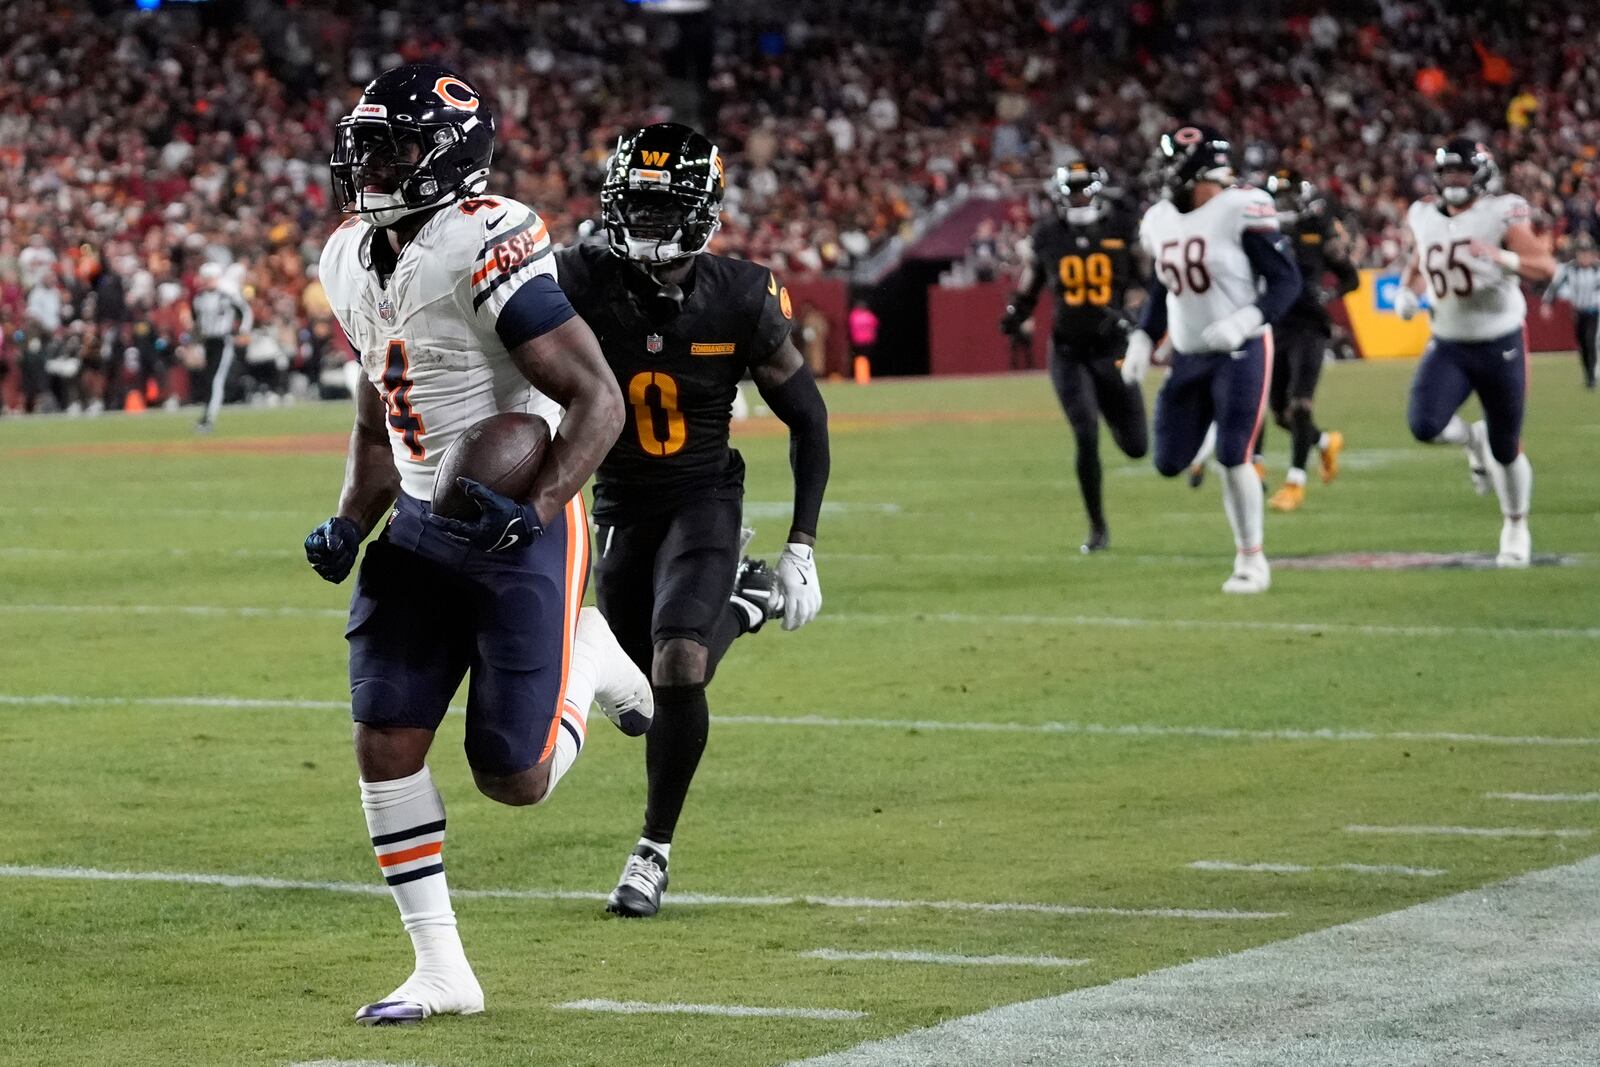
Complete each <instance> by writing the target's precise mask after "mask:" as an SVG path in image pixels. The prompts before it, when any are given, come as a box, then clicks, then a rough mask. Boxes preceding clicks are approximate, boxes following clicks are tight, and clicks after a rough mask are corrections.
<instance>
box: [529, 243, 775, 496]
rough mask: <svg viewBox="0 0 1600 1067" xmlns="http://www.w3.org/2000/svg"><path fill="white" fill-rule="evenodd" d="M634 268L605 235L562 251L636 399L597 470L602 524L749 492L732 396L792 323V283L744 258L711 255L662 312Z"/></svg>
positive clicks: (566, 282) (560, 269)
mask: <svg viewBox="0 0 1600 1067" xmlns="http://www.w3.org/2000/svg"><path fill="white" fill-rule="evenodd" d="M631 269H633V268H631V267H629V266H628V264H627V263H626V262H624V261H623V260H622V259H621V258H620V257H619V256H616V255H615V254H613V253H612V252H611V250H610V249H609V248H606V247H605V246H602V245H594V244H582V245H577V246H575V247H572V248H566V249H563V250H561V251H560V252H557V253H556V279H557V281H558V282H560V284H561V288H562V291H563V292H565V293H566V294H567V299H568V300H570V301H572V306H573V307H574V308H576V309H577V311H578V314H579V315H580V316H582V317H583V320H584V321H585V322H586V323H588V324H589V328H590V329H591V330H593V331H594V333H595V336H596V337H597V338H599V340H600V348H601V349H602V351H604V353H605V357H606V362H607V363H608V364H610V366H611V371H612V373H613V374H615V375H616V376H617V386H618V387H619V388H620V389H621V390H622V400H623V404H624V405H625V406H626V408H627V418H626V423H625V425H624V426H623V428H622V436H621V437H619V438H618V439H617V443H616V444H615V445H613V446H612V448H611V451H610V453H609V454H607V456H606V458H605V460H604V461H603V462H602V463H601V464H600V469H599V471H598V472H597V473H596V474H595V488H594V502H595V519H596V520H597V521H602V522H616V521H620V520H625V519H626V518H628V517H630V516H646V515H653V514H660V513H661V512H664V511H669V510H672V509H673V508H675V507H676V506H678V505H679V504H681V503H683V502H684V501H686V500H689V499H694V498H698V497H707V496H709V497H713V498H724V499H730V498H731V499H737V498H738V497H739V496H740V495H742V494H743V492H744V461H743V459H741V458H740V456H739V453H738V452H737V451H736V450H734V449H733V448H731V447H730V446H729V444H728V437H729V426H730V423H731V421H732V418H733V400H734V396H735V395H736V393H737V390H738V386H739V381H740V379H741V378H743V377H744V375H745V371H746V370H747V369H748V368H749V367H751V366H753V365H757V364H761V363H766V362H767V361H769V360H770V359H771V358H772V356H773V354H774V353H776V352H777V350H778V349H779V347H780V346H782V344H783V342H784V341H785V340H787V339H788V337H789V332H790V329H791V327H792V326H793V316H794V311H793V308H792V307H791V305H790V302H789V292H788V290H787V289H784V288H783V287H782V286H781V285H779V284H778V279H777V277H776V276H775V275H773V273H772V272H771V271H769V270H767V269H766V268H765V267H762V266H760V265H758V264H755V263H751V262H748V261H747V260H742V259H730V258H728V257H726V256H717V255H711V254H710V253H702V254H701V255H700V256H699V258H698V259H697V260H696V261H695V267H694V273H693V274H692V275H691V276H690V279H689V282H688V283H687V284H686V285H685V286H684V292H685V299H684V302H683V307H682V309H681V310H680V311H679V312H678V314H677V315H675V316H673V317H672V318H670V319H667V320H664V321H656V320H653V319H652V318H651V316H650V314H649V312H648V311H647V310H646V307H645V305H644V303H643V302H642V301H641V300H639V298H638V297H636V296H634V295H633V293H632V292H630V290H629V288H628V284H627V282H626V280H625V278H624V275H623V271H625V270H631Z"/></svg>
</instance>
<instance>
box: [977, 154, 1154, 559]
mask: <svg viewBox="0 0 1600 1067" xmlns="http://www.w3.org/2000/svg"><path fill="white" fill-rule="evenodd" d="M1105 187H1106V172H1105V171H1103V170H1101V169H1099V168H1098V167H1095V166H1092V165H1091V164H1089V163H1085V162H1081V161H1080V162H1077V163H1072V164H1070V165H1068V166H1065V167H1062V168H1060V169H1059V170H1057V171H1056V174H1055V177H1054V179H1052V182H1051V200H1052V201H1053V202H1054V204H1055V207H1056V217H1055V218H1047V219H1044V220H1042V221H1041V222H1040V223H1039V225H1038V226H1036V227H1035V228H1034V231H1033V238H1032V245H1033V252H1032V258H1031V259H1030V260H1029V261H1028V264H1027V265H1026V266H1025V267H1024V268H1023V271H1022V277H1021V279H1019V281H1018V283H1017V291H1016V292H1015V293H1014V294H1012V297H1011V301H1010V303H1009V304H1008V305H1007V306H1006V312H1005V316H1004V317H1003V318H1002V319H1001V320H1000V329H1001V330H1002V331H1004V332H1005V333H1006V334H1008V335H1009V336H1011V337H1013V338H1018V337H1021V336H1022V335H1023V333H1024V323H1026V322H1027V321H1028V320H1029V319H1030V318H1032V316H1033V307H1034V303H1035V302H1036V301H1037V300H1038V298H1039V290H1040V289H1042V288H1044V284H1045V281H1046V279H1048V280H1049V281H1050V284H1051V287H1052V290H1053V291H1054V293H1055V295H1056V304H1055V328H1054V330H1053V331H1052V336H1051V343H1050V381H1051V384H1053V385H1054V386H1055V389H1056V396H1057V397H1058V398H1059V399H1060V401H1061V408H1062V410H1063V411H1065V412H1066V415H1067V422H1069V423H1070V424H1071V425H1072V435H1073V437H1074V438H1075V439H1076V441H1077V446H1078V463H1077V465H1078V488H1079V489H1080V490H1081V491H1082V493H1083V506H1084V509H1085V510H1086V511H1087V512H1088V513H1089V537H1088V539H1087V540H1086V541H1084V543H1083V548H1082V550H1083V551H1084V552H1098V551H1100V550H1102V549H1105V548H1109V547H1110V545H1111V539H1110V535H1109V533H1108V531H1107V529H1106V515H1105V507H1104V505H1103V504H1102V502H1101V492H1100V482H1101V475H1100V416H1101V415H1102V414H1103V415H1104V416H1105V419H1106V425H1108V426H1109V427H1110V428H1111V439H1112V440H1113V441H1115V442H1116V443H1117V447H1118V448H1120V449H1121V450H1122V451H1123V452H1124V453H1126V454H1127V456H1128V458H1130V459H1139V458H1140V457H1141V456H1143V455H1144V454H1145V452H1146V451H1147V450H1148V449H1149V447H1150V434H1149V429H1148V427H1147V425H1146V420H1145V412H1144V394H1143V393H1142V392H1141V391H1140V390H1139V387H1138V386H1137V385H1128V384H1127V383H1125V382H1124V381H1123V380H1122V377H1121V375H1120V374H1119V373H1118V372H1117V361H1118V360H1119V359H1121V358H1122V349H1123V346H1124V344H1125V342H1126V335H1127V330H1128V328H1129V323H1128V321H1127V319H1126V318H1125V317H1124V314H1123V308H1124V304H1125V298H1126V296H1127V293H1128V290H1129V288H1130V287H1133V288H1137V286H1138V283H1139V277H1138V273H1139V270H1138V263H1137V260H1136V258H1135V252H1136V250H1137V248H1138V244H1139V242H1138V233H1137V228H1136V226H1135V223H1134V220H1133V219H1131V218H1129V217H1127V216H1126V215H1125V214H1124V213H1122V212H1120V211H1116V210H1115V209H1114V206H1113V205H1112V204H1111V203H1110V202H1109V198H1108V197H1107V196H1106V195H1105Z"/></svg>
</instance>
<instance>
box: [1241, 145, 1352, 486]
mask: <svg viewBox="0 0 1600 1067" xmlns="http://www.w3.org/2000/svg"><path fill="white" fill-rule="evenodd" d="M1267 192H1269V193H1271V194H1272V197H1273V199H1274V200H1276V201H1277V203H1278V225H1279V227H1280V228H1281V229H1282V230H1283V233H1284V236H1286V237H1288V239H1289V242H1290V243H1291V244H1292V245H1293V246H1294V251H1295V258H1296V259H1297V260H1298V261H1299V264H1300V276H1301V277H1302V278H1303V279H1305V281H1304V284H1303V286H1302V288H1301V290H1300V295H1299V297H1297V298H1296V300H1295V302H1294V304H1293V305H1292V306H1291V307H1290V308H1289V310H1288V311H1287V312H1285V313H1284V316H1283V318H1281V319H1279V320H1278V321H1277V322H1275V323H1273V326H1272V330H1273V340H1274V342H1275V343H1276V347H1277V359H1276V360H1275V361H1274V363H1273V367H1272V386H1271V389H1270V391H1269V393H1268V402H1269V403H1270V404H1271V406H1272V415H1273V418H1274V419H1275V420H1276V421H1277V423H1278V425H1279V426H1281V427H1283V428H1284V429H1285V430H1287V431H1289V435H1290V439H1291V441H1292V444H1291V457H1290V461H1289V473H1288V475H1287V476H1286V477H1285V478H1284V482H1283V485H1282V486H1281V487H1279V489H1278V491H1277V492H1276V493H1273V494H1272V497H1271V499H1269V500H1268V501H1267V503H1268V505H1269V506H1270V507H1271V508H1272V509H1273V510H1274V511H1294V510H1295V509H1296V508H1298V507H1299V506H1300V505H1301V504H1303V503H1305V499H1306V460H1307V459H1309V458H1310V456H1311V449H1312V447H1313V446H1315V447H1316V449H1317V451H1318V453H1319V454H1320V456H1321V460H1322V480H1323V482H1331V481H1333V480H1334V478H1336V477H1338V474H1339V453H1340V452H1341V451H1343V449H1344V434H1342V433H1340V432H1339V431H1338V430H1327V431H1324V430H1319V429H1317V424H1316V423H1315V422H1314V421H1312V418H1311V406H1312V401H1313V399H1314V398H1315V397H1316V393H1317V380H1318V379H1319V378H1321V377H1322V356H1323V352H1324V350H1326V349H1327V347H1328V338H1329V336H1330V335H1331V334H1332V332H1333V320H1332V319H1331V318H1329V316H1328V309H1327V307H1326V306H1325V305H1326V302H1327V300H1328V296H1327V294H1326V293H1324V292H1323V289H1322V279H1323V276H1324V275H1327V274H1329V273H1332V274H1333V276H1334V277H1335V278H1336V279H1338V282H1339V294H1338V295H1341V296H1342V295H1343V294H1345V293H1348V292H1352V291H1353V290H1355V289H1356V288H1357V287H1359V286H1360V284H1361V278H1360V276H1359V275H1358V274H1357V273H1356V268H1355V267H1354V266H1352V265H1351V263H1350V261H1349V259H1347V258H1346V245H1347V243H1348V242H1347V241H1346V239H1345V232H1344V227H1343V226H1342V225H1340V224H1339V220H1338V219H1336V218H1334V217H1333V216H1332V215H1331V214H1329V212H1328V206H1327V202H1326V201H1324V200H1322V199H1321V198H1319V197H1318V196H1317V195H1316V189H1315V188H1314V187H1313V186H1312V184H1311V183H1310V182H1309V181H1306V180H1305V178H1303V177H1301V175H1300V174H1299V173H1298V172H1297V171H1293V170H1289V169H1287V168H1285V169H1282V170H1278V171H1276V172H1274V173H1273V174H1270V175H1268V177H1267ZM1256 451H1257V453H1260V452H1261V451H1262V446H1261V442H1260V441H1257V443H1256Z"/></svg>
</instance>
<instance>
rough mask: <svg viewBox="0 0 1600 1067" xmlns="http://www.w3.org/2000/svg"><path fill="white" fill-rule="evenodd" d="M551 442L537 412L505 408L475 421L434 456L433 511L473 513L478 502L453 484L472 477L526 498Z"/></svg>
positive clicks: (506, 493)
mask: <svg viewBox="0 0 1600 1067" xmlns="http://www.w3.org/2000/svg"><path fill="white" fill-rule="evenodd" d="M549 447H550V424H549V423H547V422H545V421H544V419H542V418H540V417H539V416H538V415H528V414H524V413H523V412H520V411H506V412H501V413H500V414H499V415H490V416H489V417H488V418H487V419H483V420H482V421H480V422H477V423H474V424H473V425H472V427H471V428H469V429H468V430H467V432H466V433H464V434H462V435H461V436H460V437H458V438H456V441H455V444H453V445H451V446H450V450H449V451H448V452H446V453H445V454H444V459H442V460H440V461H439V471H438V473H437V474H435V475H434V477H433V512H434V514H436V515H442V516H444V517H445V518H450V519H471V518H476V517H477V515H478V505H477V503H476V502H475V501H474V500H473V499H472V498H471V497H469V496H468V495H467V494H466V493H465V492H464V491H463V490H462V489H461V486H460V485H458V484H457V482H456V479H458V478H471V479H472V480H473V481H475V482H481V483H483V484H484V485H486V486H488V487H489V488H490V489H493V490H494V491H495V492H497V493H500V494H502V495H504V496H508V497H510V498H511V499H512V500H517V501H524V502H525V501H527V499H528V496H529V494H530V493H531V492H532V490H533V480H534V478H536V477H538V474H539V468H540V467H542V466H543V465H544V455H545V450H546V449H548V448H549Z"/></svg>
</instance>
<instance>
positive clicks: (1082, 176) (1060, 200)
mask: <svg viewBox="0 0 1600 1067" xmlns="http://www.w3.org/2000/svg"><path fill="white" fill-rule="evenodd" d="M1109 181H1110V179H1109V178H1108V177H1107V176H1106V172H1105V170H1104V169H1102V168H1100V167H1097V166H1095V165H1094V164H1093V163H1090V162H1088V161H1087V160H1082V159H1079V160H1075V161H1073V162H1071V163H1068V164H1067V165H1066V166H1064V167H1057V168H1056V173H1055V177H1054V178H1052V179H1050V199H1051V200H1052V201H1054V203H1055V206H1056V213H1057V214H1059V215H1060V216H1061V218H1062V220H1063V221H1065V222H1068V223H1071V224H1072V225H1074V226H1087V225H1088V224H1090V223H1092V222H1094V221H1095V220H1096V219H1098V218H1099V217H1100V214H1101V211H1102V208H1103V204H1102V203H1101V194H1102V193H1104V192H1105V188H1106V184H1107V183H1108V182H1109Z"/></svg>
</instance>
